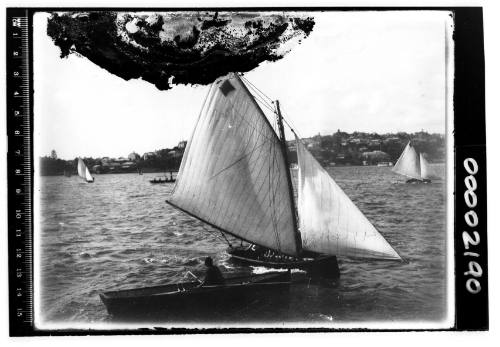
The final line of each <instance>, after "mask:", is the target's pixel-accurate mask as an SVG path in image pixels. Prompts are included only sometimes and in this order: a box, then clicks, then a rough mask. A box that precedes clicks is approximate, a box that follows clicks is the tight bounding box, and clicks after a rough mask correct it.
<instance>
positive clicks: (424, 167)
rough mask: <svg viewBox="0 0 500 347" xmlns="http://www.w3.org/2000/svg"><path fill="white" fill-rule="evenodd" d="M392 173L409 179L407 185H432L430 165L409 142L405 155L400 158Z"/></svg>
mask: <svg viewBox="0 0 500 347" xmlns="http://www.w3.org/2000/svg"><path fill="white" fill-rule="evenodd" d="M392 171H394V172H395V173H398V174H400V175H403V176H406V177H409V179H408V180H407V181H406V183H418V182H422V183H430V182H431V180H430V178H431V170H430V167H429V163H428V162H427V160H426V159H425V158H424V156H423V155H422V153H418V152H417V150H416V149H415V147H414V146H413V145H412V144H411V141H409V142H408V144H407V145H406V147H405V149H404V150H403V153H402V154H401V156H400V157H399V159H398V161H397V162H396V165H394V167H393V169H392Z"/></svg>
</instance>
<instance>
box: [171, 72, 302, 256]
mask: <svg viewBox="0 0 500 347" xmlns="http://www.w3.org/2000/svg"><path fill="white" fill-rule="evenodd" d="M286 170H288V167H286V165H285V160H284V157H283V152H282V151H281V149H280V139H279V138H278V137H277V135H276V133H275V132H274V130H273V128H272V127H271V125H270V124H269V122H268V120H267V118H266V117H265V115H264V113H263V112H262V110H261V109H260V107H259V106H258V105H257V103H256V101H255V99H254V98H253V96H252V95H251V94H250V92H249V91H248V89H247V88H246V86H245V85H244V84H243V82H242V81H241V79H240V78H239V77H238V75H236V74H231V75H229V76H228V77H224V78H221V79H219V80H217V81H216V82H214V83H213V84H212V86H211V89H210V91H209V94H208V96H207V99H206V100H205V103H204V105H203V108H202V111H201V113H200V115H199V118H198V122H197V124H196V126H195V129H194V132H193V135H192V138H191V140H190V141H189V142H188V145H187V148H186V151H185V153H184V156H183V158H182V163H181V167H180V169H179V175H178V179H177V182H176V186H175V188H174V192H173V194H172V195H171V196H170V197H169V198H168V200H167V202H169V203H170V204H172V205H173V206H176V207H178V208H179V209H181V210H183V211H185V212H187V213H189V214H191V215H193V216H195V217H197V218H198V219H200V220H202V221H205V222H207V223H209V224H211V225H212V226H215V227H217V228H219V229H221V230H222V231H224V232H227V233H229V234H232V235H235V236H237V237H238V238H240V239H243V240H246V241H249V242H252V243H255V244H258V245H261V246H264V247H267V248H271V249H274V250H277V251H280V252H282V253H285V254H289V255H297V254H298V252H299V251H300V248H301V245H300V243H299V241H298V238H297V230H296V227H295V226H294V222H293V221H294V219H293V218H294V215H293V214H294V213H295V211H294V207H293V201H292V200H291V196H290V182H288V179H287V175H286Z"/></svg>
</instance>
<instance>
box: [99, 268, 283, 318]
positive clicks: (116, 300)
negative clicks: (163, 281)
mask: <svg viewBox="0 0 500 347" xmlns="http://www.w3.org/2000/svg"><path fill="white" fill-rule="evenodd" d="M290 283H291V274H290V272H289V271H284V272H268V273H264V274H259V275H249V276H237V277H229V278H226V280H225V283H224V284H223V285H212V286H200V283H199V282H183V283H174V284H168V285H164V286H154V287H146V288H138V289H127V290H119V291H109V292H103V293H100V294H99V296H100V298H101V301H102V302H103V304H104V305H105V306H106V309H107V311H108V313H109V314H110V315H111V316H112V317H113V318H117V319H125V320H126V319H127V318H131V319H133V320H138V319H141V318H142V319H151V318H153V319H154V318H160V317H161V318H162V319H168V318H172V319H175V320H176V321H178V320H182V319H188V320H190V321H192V320H194V319H207V318H214V317H215V318H216V317H220V316H221V315H227V314H231V313H237V310H240V309H241V308H242V307H245V306H247V305H250V304H252V303H255V302H257V301H259V300H262V299H265V298H270V297H271V298H277V297H283V296H286V293H287V292H288V289H289V287H290ZM273 300H274V299H273Z"/></svg>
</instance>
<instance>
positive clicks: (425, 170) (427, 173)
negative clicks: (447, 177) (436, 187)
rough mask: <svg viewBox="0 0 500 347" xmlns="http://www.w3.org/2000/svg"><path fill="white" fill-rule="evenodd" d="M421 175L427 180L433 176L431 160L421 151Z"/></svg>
mask: <svg viewBox="0 0 500 347" xmlns="http://www.w3.org/2000/svg"><path fill="white" fill-rule="evenodd" d="M420 176H421V177H422V179H425V180H428V179H431V178H432V177H433V175H432V172H431V168H430V166H429V162H428V161H427V160H426V159H425V158H424V156H423V155H422V153H420Z"/></svg>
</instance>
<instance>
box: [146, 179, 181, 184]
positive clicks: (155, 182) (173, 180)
mask: <svg viewBox="0 0 500 347" xmlns="http://www.w3.org/2000/svg"><path fill="white" fill-rule="evenodd" d="M174 182H175V179H172V180H168V179H167V180H157V181H155V180H150V181H149V183H151V184H161V183H174Z"/></svg>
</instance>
